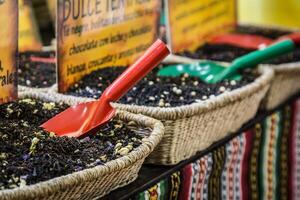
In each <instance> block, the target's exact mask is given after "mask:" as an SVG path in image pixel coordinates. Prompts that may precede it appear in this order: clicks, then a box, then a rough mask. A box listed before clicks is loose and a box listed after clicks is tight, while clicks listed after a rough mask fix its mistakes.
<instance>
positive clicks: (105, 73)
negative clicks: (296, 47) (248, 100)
mask: <svg viewBox="0 0 300 200" xmlns="http://www.w3.org/2000/svg"><path fill="white" fill-rule="evenodd" d="M125 69H126V68H125V67H109V68H104V69H100V70H97V71H94V72H93V73H91V74H90V75H87V76H85V77H84V78H83V79H81V80H80V81H79V82H78V83H77V84H75V85H74V86H73V87H71V88H70V89H69V91H68V94H70V95H74V96H81V97H90V98H98V97H100V96H101V94H102V91H104V90H105V89H106V88H107V87H108V86H109V85H110V84H111V83H112V81H113V80H114V79H116V78H117V77H118V76H119V75H120V74H121V73H122V72H123V71H124V70H125ZM156 73H157V72H156V71H153V72H151V73H150V74H149V75H148V76H147V77H146V78H144V79H143V80H142V81H141V82H140V83H138V84H137V85H136V86H135V87H134V88H133V89H132V90H130V91H129V92H128V93H127V94H126V95H125V96H124V97H123V98H122V99H121V100H120V102H121V103H125V104H133V105H147V106H158V107H174V106H181V105H188V104H192V103H197V102H199V100H207V99H208V98H214V97H215V96H218V95H220V94H222V93H224V92H229V91H232V90H234V89H237V88H240V87H242V86H245V85H247V84H249V83H251V82H253V81H254V80H255V78H256V77H257V74H255V73H254V72H252V71H250V70H245V71H243V72H241V73H242V75H243V76H242V77H243V78H242V80H240V81H230V80H224V81H222V82H221V83H217V84H205V83H203V82H201V81H200V79H198V78H196V77H190V76H189V75H188V74H184V75H183V76H181V77H157V75H156ZM99 77H101V78H102V79H101V80H102V82H101V86H99ZM87 87H88V88H89V89H86V88H87Z"/></svg>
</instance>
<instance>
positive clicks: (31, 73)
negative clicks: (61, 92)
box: [18, 52, 56, 88]
mask: <svg viewBox="0 0 300 200" xmlns="http://www.w3.org/2000/svg"><path fill="white" fill-rule="evenodd" d="M19 56H20V59H19V69H18V75H19V77H18V82H19V84H20V85H22V86H27V87H35V88H45V87H50V86H52V85H53V84H55V83H56V67H55V64H53V63H45V62H32V61H31V59H30V57H31V56H35V57H42V58H53V57H55V53H54V52H24V53H20V55H19Z"/></svg>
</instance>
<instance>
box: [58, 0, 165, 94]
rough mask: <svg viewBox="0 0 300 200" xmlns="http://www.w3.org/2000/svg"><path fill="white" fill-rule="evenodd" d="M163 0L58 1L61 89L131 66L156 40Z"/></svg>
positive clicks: (59, 75)
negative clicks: (105, 71)
mask: <svg viewBox="0 0 300 200" xmlns="http://www.w3.org/2000/svg"><path fill="white" fill-rule="evenodd" d="M159 1H160V0H59V3H58V17H57V20H58V21H57V24H58V28H57V41H58V48H57V49H58V53H57V55H58V86H59V92H66V91H67V90H68V88H69V87H70V86H72V85H73V84H75V83H76V82H77V81H78V80H80V79H81V78H82V77H83V76H85V75H88V74H90V73H91V72H93V71H95V70H98V69H100V68H104V67H113V66H128V65H130V64H132V63H133V62H134V61H135V60H136V59H137V58H138V57H139V55H141V54H142V53H143V52H144V51H145V50H146V49H147V48H148V47H149V46H150V45H151V44H152V43H153V42H154V41H155V40H156V34H157V28H158V26H157V23H158V21H159V12H158V11H159V5H160V2H159Z"/></svg>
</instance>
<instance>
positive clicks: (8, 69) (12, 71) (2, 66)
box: [0, 0, 18, 104]
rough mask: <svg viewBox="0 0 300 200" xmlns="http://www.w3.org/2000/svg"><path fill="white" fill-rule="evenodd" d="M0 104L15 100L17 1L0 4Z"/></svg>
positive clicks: (10, 0)
mask: <svg viewBox="0 0 300 200" xmlns="http://www.w3.org/2000/svg"><path fill="white" fill-rule="evenodd" d="M0 24H2V25H4V24H5V27H3V28H1V29H0V52H1V53H0V104H1V103H6V102H8V101H12V100H14V99H16V98H17V71H16V68H17V59H16V58H17V52H18V0H9V1H1V2H0Z"/></svg>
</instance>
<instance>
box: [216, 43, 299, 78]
mask: <svg viewBox="0 0 300 200" xmlns="http://www.w3.org/2000/svg"><path fill="white" fill-rule="evenodd" d="M295 48H296V45H295V43H294V41H293V40H290V39H288V40H283V41H281V42H278V43H276V44H273V45H271V46H269V47H267V48H265V49H262V50H258V51H254V52H252V53H249V54H247V55H245V56H242V57H239V58H237V59H235V60H234V61H233V62H232V64H231V66H230V67H227V68H225V69H224V70H223V71H222V72H221V73H220V74H217V75H215V76H214V78H213V80H212V83H216V82H219V81H222V80H224V79H227V78H230V76H232V75H233V74H235V73H236V72H237V71H238V70H241V69H246V68H252V67H255V66H257V65H258V64H260V63H262V62H265V61H268V60H270V59H272V58H275V57H278V56H281V55H284V54H287V53H290V52H292V51H293V50H294V49H295Z"/></svg>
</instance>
